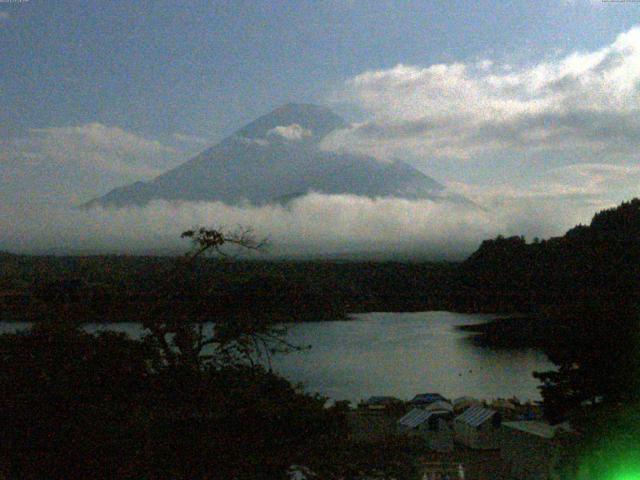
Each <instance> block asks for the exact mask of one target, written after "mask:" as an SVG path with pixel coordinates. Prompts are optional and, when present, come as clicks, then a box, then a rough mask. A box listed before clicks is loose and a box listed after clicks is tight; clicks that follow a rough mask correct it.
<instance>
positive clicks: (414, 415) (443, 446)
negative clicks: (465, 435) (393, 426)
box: [398, 408, 453, 452]
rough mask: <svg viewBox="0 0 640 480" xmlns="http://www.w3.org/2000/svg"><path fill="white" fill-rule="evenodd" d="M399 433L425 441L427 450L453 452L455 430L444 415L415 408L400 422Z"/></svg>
mask: <svg viewBox="0 0 640 480" xmlns="http://www.w3.org/2000/svg"><path fill="white" fill-rule="evenodd" d="M398 431H399V432H400V433H403V434H407V435H417V436H420V437H422V438H423V439H424V441H425V443H426V444H427V448H429V449H431V450H435V451H437V452H450V451H451V450H453V430H452V429H451V426H450V424H449V422H447V420H446V419H445V417H444V416H443V415H441V414H440V413H437V412H430V411H427V410H423V409H421V408H414V409H413V410H411V411H410V412H409V413H407V414H406V415H405V416H404V417H402V418H401V419H400V420H398Z"/></svg>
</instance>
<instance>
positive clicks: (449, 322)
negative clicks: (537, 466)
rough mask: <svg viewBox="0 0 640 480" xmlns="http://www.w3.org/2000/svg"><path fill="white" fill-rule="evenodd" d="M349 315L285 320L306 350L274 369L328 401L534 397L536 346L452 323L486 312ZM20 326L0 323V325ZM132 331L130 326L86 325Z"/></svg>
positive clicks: (539, 359) (477, 319) (541, 362)
mask: <svg viewBox="0 0 640 480" xmlns="http://www.w3.org/2000/svg"><path fill="white" fill-rule="evenodd" d="M352 317H353V320H350V321H335V322H317V323H315V322H312V323H301V324H295V325H291V326H290V328H289V340H290V341H292V342H293V343H296V344H299V345H308V344H311V345H312V348H311V349H310V350H306V351H302V352H294V353H291V354H289V355H285V356H280V357H276V358H274V362H273V366H274V370H276V371H277V372H279V373H281V374H282V375H284V376H285V377H287V378H288V379H290V380H291V381H293V382H301V383H303V384H304V385H305V388H306V390H308V391H310V392H319V393H321V394H323V395H326V396H328V397H330V398H332V399H334V400H343V399H347V400H351V401H354V402H355V401H359V400H361V399H364V398H367V397H369V396H371V395H394V396H397V397H400V398H404V399H410V398H411V397H413V396H414V395H415V394H417V393H421V392H438V393H441V394H443V395H444V396H446V397H450V398H453V397H458V396H463V395H471V396H474V397H478V398H485V399H491V398H499V397H501V398H505V397H511V396H514V395H515V396H517V397H518V398H520V399H521V400H527V399H530V400H538V399H539V398H540V395H539V392H538V390H537V388H536V387H537V385H538V381H537V380H536V379H534V378H533V376H532V372H533V371H536V370H549V369H551V368H553V364H551V363H550V362H549V360H548V359H547V358H546V356H545V355H544V354H543V353H541V352H539V351H536V350H530V349H528V350H510V351H504V350H493V349H488V348H482V347H478V346H476V345H474V344H473V343H472V342H471V341H470V340H469V336H470V334H469V333H466V332H461V331H458V330H457V329H456V328H455V327H456V325H464V324H470V323H481V322H484V321H487V320H489V319H491V318H495V316H492V315H480V314H460V313H451V312H418V313H365V314H358V315H353V316H352ZM21 327H22V328H24V324H15V323H1V324H0V331H3V332H7V331H15V330H16V329H17V328H21ZM101 329H112V330H118V331H124V332H126V333H128V334H130V335H132V336H134V337H138V336H139V335H140V332H141V329H140V326H139V325H137V324H131V323H129V324H113V325H89V326H88V327H87V330H89V331H96V330H101Z"/></svg>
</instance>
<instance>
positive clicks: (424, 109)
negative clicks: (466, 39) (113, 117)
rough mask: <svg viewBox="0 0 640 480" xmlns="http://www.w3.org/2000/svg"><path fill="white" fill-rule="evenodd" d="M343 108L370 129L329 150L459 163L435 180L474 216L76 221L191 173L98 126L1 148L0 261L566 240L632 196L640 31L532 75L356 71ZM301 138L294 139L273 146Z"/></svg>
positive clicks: (158, 211)
mask: <svg viewBox="0 0 640 480" xmlns="http://www.w3.org/2000/svg"><path fill="white" fill-rule="evenodd" d="M342 95H343V96H344V97H345V98H346V99H347V100H348V101H350V102H352V103H355V104H356V105H358V106H359V107H360V108H361V109H362V110H363V111H364V112H366V114H367V118H368V120H366V121H364V122H361V123H359V124H355V125H352V126H350V127H349V128H347V129H344V130H341V131H338V132H336V133H334V134H331V135H330V136H329V137H328V138H326V139H325V141H324V143H323V147H324V148H328V149H334V150H348V151H356V152H363V153H368V154H372V155H374V156H376V157H378V158H380V159H383V160H387V159H390V158H393V157H398V156H400V157H405V158H406V155H409V156H413V157H412V158H418V159H428V161H429V162H430V163H429V165H431V166H434V165H436V166H437V165H438V164H440V165H444V164H452V165H454V166H455V168H454V169H453V170H454V175H452V176H451V177H450V178H441V177H440V178H438V180H440V181H443V183H445V184H446V185H447V187H448V188H449V189H450V190H451V191H453V192H456V193H460V194H463V195H465V196H467V197H468V198H470V199H472V200H474V201H475V202H476V203H477V204H479V205H481V206H482V207H483V208H477V209H474V208H469V207H465V206H461V205H456V204H454V203H449V202H433V201H426V200H425V201H409V200H402V199H397V198H380V199H369V198H362V197H355V196H350V195H322V194H317V193H312V194H309V195H306V196H304V197H301V198H299V199H297V200H295V201H294V202H292V203H291V204H289V205H288V206H286V207H284V206H264V207H253V206H249V205H244V206H228V205H224V204H222V203H215V202H214V203H185V202H183V203H168V202H154V203H151V204H150V205H148V206H146V207H142V208H125V209H120V210H116V209H101V208H97V209H93V210H88V211H87V210H79V209H75V208H73V206H74V205H78V204H81V203H83V202H85V201H87V200H89V199H91V198H94V197H96V196H99V195H102V194H104V193H105V192H107V191H109V190H111V189H112V188H114V187H117V186H121V185H124V184H127V183H131V182H133V181H139V180H147V179H150V178H153V177H154V176H155V175H158V174H160V173H162V172H164V171H166V170H167V169H169V168H171V167H174V166H176V165H178V164H179V163H182V162H183V161H184V160H186V158H185V150H180V148H182V147H180V145H178V146H177V147H176V146H169V145H165V144H163V143H161V142H159V141H156V140H150V139H147V138H144V137H142V136H140V135H138V134H135V133H132V132H128V131H126V130H123V129H121V128H119V127H113V126H106V125H102V124H99V123H92V124H88V125H79V126H71V127H64V128H48V129H40V130H32V131H31V132H29V134H28V135H26V136H25V137H22V138H12V139H5V140H0V176H2V179H3V186H2V188H0V219H1V223H2V225H1V226H2V228H1V229H0V249H5V250H10V251H15V252H25V253H51V252H54V253H177V252H182V251H184V249H185V248H187V247H188V245H186V244H185V243H184V242H181V241H180V240H179V235H180V233H181V232H182V231H183V230H185V229H188V228H191V227H193V226H195V225H207V226H218V227H219V226H226V227H229V228H235V226H236V225H245V226H252V227H253V228H254V230H255V231H256V234H257V235H259V236H268V237H269V238H270V240H271V244H272V250H271V254H272V255H289V256H291V255H327V254H354V253H364V252H369V253H377V254H387V255H392V254H398V255H406V256H421V257H425V256H426V257H431V258H443V257H445V258H463V257H464V256H465V255H467V254H469V253H470V252H472V251H473V250H475V249H476V248H477V247H478V245H479V243H480V242H481V241H482V240H483V239H485V238H489V237H494V236H496V235H498V234H503V235H516V234H524V235H526V236H527V237H529V238H533V237H535V236H538V237H543V238H545V237H549V236H552V235H561V234H562V233H564V231H565V230H567V229H568V228H570V227H572V226H573V225H575V224H577V223H585V222H588V221H589V219H590V218H591V216H592V215H593V213H595V211H597V210H599V209H602V208H605V207H610V206H612V205H614V204H616V203H618V202H620V201H622V200H624V199H628V198H631V197H632V196H637V195H640V191H639V189H638V185H640V153H639V152H640V28H634V29H632V30H630V31H628V32H625V33H623V34H621V35H619V36H618V37H617V38H616V39H615V41H614V42H613V43H612V44H611V45H608V46H606V47H604V48H601V49H599V50H597V51H594V52H575V53H572V54H569V55H565V56H563V57H559V58H556V59H555V60H550V61H545V62H540V63H537V64H533V65H529V66H521V67H515V66H510V65H506V64H503V65H499V64H497V63H496V62H494V61H492V60H490V59H485V60H482V61H478V62H474V63H452V64H446V65H444V64H443V65H432V66H428V67H419V66H408V65H398V66H396V67H394V68H391V69H388V70H379V71H369V72H364V73H362V74H360V75H357V76H356V77H354V78H352V79H351V80H349V81H348V82H347V85H346V88H345V91H344V92H342ZM308 134H309V133H308V131H305V130H304V129H303V128H302V127H300V126H299V125H296V124H293V125H288V126H287V125H283V126H280V127H277V128H276V129H274V130H273V131H272V132H271V134H270V137H274V136H275V137H276V138H278V137H281V138H283V139H288V140H289V141H291V140H301V139H303V138H304V137H305V136H307V135H308ZM174 139H175V140H177V141H178V143H179V144H184V145H189V147H188V148H189V149H191V148H193V145H196V144H204V143H206V141H205V140H204V139H201V138H199V137H195V136H192V135H189V134H188V133H180V134H176V135H174ZM246 141H253V140H250V139H246ZM261 141H264V140H261ZM539 159H543V160H539ZM509 162H511V165H510V164H509ZM528 162H529V163H531V162H539V163H538V164H536V165H534V167H539V170H540V172H539V174H538V175H535V176H532V175H529V176H528V177H525V178H524V180H522V181H520V182H519V183H518V182H516V181H513V180H512V178H511V177H512V176H515V173H517V172H518V171H519V170H520V168H521V167H523V168H524V167H525V166H526V164H527V163H528ZM413 163H414V164H415V165H416V166H418V167H420V166H424V165H420V164H418V163H416V162H413ZM467 165H473V166H474V167H477V168H484V169H485V170H486V171H487V172H491V174H492V175H496V176H499V174H500V173H501V172H502V169H505V168H507V167H509V166H510V168H511V170H509V173H508V174H505V175H504V177H506V181H503V182H498V181H494V179H492V178H491V179H489V181H486V179H485V181H480V180H478V181H475V182H470V181H468V180H467V179H462V178H459V177H458V176H456V175H458V174H459V173H462V172H463V171H466V170H469V168H468V167H466V166H467ZM483 165H484V166H483ZM494 172H495V173H494ZM426 173H427V174H429V173H430V171H429V170H427V171H426Z"/></svg>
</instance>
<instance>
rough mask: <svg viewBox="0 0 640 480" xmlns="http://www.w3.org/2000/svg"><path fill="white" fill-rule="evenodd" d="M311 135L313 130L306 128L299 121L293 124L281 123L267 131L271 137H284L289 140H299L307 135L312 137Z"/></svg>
mask: <svg viewBox="0 0 640 480" xmlns="http://www.w3.org/2000/svg"><path fill="white" fill-rule="evenodd" d="M311 135H312V133H311V130H308V129H306V128H304V127H302V126H300V125H298V124H297V123H292V124H291V125H280V126H278V127H275V128H272V129H271V130H269V131H268V132H267V136H269V137H273V136H275V137H282V138H284V139H285V140H288V141H299V140H302V139H303V138H305V137H310V136H311Z"/></svg>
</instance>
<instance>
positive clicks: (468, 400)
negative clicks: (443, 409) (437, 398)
mask: <svg viewBox="0 0 640 480" xmlns="http://www.w3.org/2000/svg"><path fill="white" fill-rule="evenodd" d="M479 405H482V402H481V401H480V400H478V399H476V398H473V397H458V398H456V399H454V400H453V411H454V412H455V413H462V412H464V411H465V410H466V409H467V408H469V407H475V406H479Z"/></svg>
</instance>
